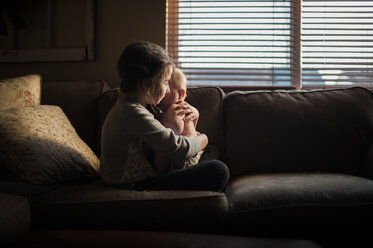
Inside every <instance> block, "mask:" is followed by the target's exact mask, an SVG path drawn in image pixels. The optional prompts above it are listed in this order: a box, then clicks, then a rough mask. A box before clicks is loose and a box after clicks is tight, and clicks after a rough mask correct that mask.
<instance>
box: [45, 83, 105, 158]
mask: <svg viewBox="0 0 373 248" xmlns="http://www.w3.org/2000/svg"><path fill="white" fill-rule="evenodd" d="M103 89H104V83H103V82H102V81H67V82H62V81H61V82H60V81H43V82H42V91H41V104H46V105H57V106H60V107H61V108H62V110H63V111H64V113H65V114H66V116H67V117H68V118H69V120H70V122H71V124H72V125H73V127H74V128H75V130H76V132H77V133H78V135H79V137H80V138H81V139H82V140H83V141H84V142H85V143H87V144H88V146H89V147H90V148H91V149H92V150H93V151H96V139H97V132H98V111H97V103H98V99H99V97H100V95H101V94H102V92H103ZM96 154H97V153H96Z"/></svg>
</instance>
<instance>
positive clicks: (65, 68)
mask: <svg viewBox="0 0 373 248" xmlns="http://www.w3.org/2000/svg"><path fill="white" fill-rule="evenodd" d="M165 8H166V1H165V0H136V1H130V0H96V39H95V42H96V45H95V51H96V53H95V55H96V59H95V60H94V61H87V62H43V63H36V62H33V63H0V79H3V78H8V77H14V76H18V75H24V74H28V73H39V74H41V75H42V77H43V80H97V79H100V80H104V81H106V82H107V83H108V84H109V85H110V86H112V87H117V86H118V85H119V77H118V74H117V71H116V62H117V59H118V56H119V55H120V53H121V52H122V50H123V49H124V48H125V47H126V45H127V44H129V43H130V42H131V41H133V40H147V41H151V42H154V43H157V44H159V45H161V46H163V47H164V46H165V16H166V14H165V13H166V10H165ZM71 14H72V15H74V14H75V13H71ZM66 29H67V31H68V29H69V25H67V26H66ZM65 33H66V32H65ZM67 33H68V32H67ZM71 38H72V39H73V38H74V37H73V36H72V37H71ZM64 39H66V37H65V38H64ZM0 50H1V48H0Z"/></svg>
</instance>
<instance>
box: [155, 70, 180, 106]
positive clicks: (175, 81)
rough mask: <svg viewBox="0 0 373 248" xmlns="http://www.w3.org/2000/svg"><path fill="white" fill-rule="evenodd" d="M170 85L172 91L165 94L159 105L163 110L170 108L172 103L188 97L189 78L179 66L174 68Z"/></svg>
mask: <svg viewBox="0 0 373 248" xmlns="http://www.w3.org/2000/svg"><path fill="white" fill-rule="evenodd" d="M169 85H170V92H168V93H167V94H166V95H165V96H164V98H163V99H162V101H161V103H160V105H159V107H160V108H161V109H162V110H163V111H165V110H166V109H168V107H170V106H171V105H172V104H174V103H176V102H178V101H180V100H184V99H185V97H186V88H187V80H186V77H185V75H184V73H183V72H182V71H181V70H180V69H179V68H175V69H174V71H173V73H172V76H171V80H170V81H169Z"/></svg>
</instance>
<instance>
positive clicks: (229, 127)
mask: <svg viewBox="0 0 373 248" xmlns="http://www.w3.org/2000/svg"><path fill="white" fill-rule="evenodd" d="M372 109H373V97H372V93H371V92H370V91H369V90H367V89H364V88H359V87H355V88H350V89H338V90H318V91H273V92H272V91H261V92H234V93H230V94H228V95H227V97H226V98H225V100H224V103H223V111H224V115H225V120H224V121H225V137H226V139H225V154H224V160H225V162H227V164H228V165H229V167H230V169H231V174H232V176H239V175H245V174H248V173H267V172H269V173H273V172H318V171H320V172H336V173H360V172H361V170H362V164H363V158H364V154H365V153H366V151H367V149H368V147H369V145H370V144H372V143H373V111H372Z"/></svg>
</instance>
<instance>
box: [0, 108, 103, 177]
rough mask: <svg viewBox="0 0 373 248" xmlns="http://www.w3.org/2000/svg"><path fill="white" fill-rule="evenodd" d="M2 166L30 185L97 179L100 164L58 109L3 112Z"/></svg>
mask: <svg viewBox="0 0 373 248" xmlns="http://www.w3.org/2000/svg"><path fill="white" fill-rule="evenodd" d="M0 163H1V164H3V165H4V166H6V167H7V168H9V169H10V170H11V171H12V172H13V173H14V174H15V175H17V176H18V177H19V178H20V179H22V180H24V181H26V182H29V183H53V182H61V181H67V180H72V179H77V178H79V177H82V176H90V175H97V171H98V168H99V160H98V158H97V156H96V155H95V154H94V153H93V152H92V150H91V149H90V148H89V147H88V146H87V145H86V144H85V143H84V142H83V141H82V140H81V139H80V138H79V136H78V135H77V133H76V132H75V130H74V128H73V127H72V126H71V123H70V121H69V120H68V119H67V117H66V116H65V114H64V113H63V111H62V110H61V108H60V107H58V106H49V105H40V106H33V107H23V108H13V109H8V110H4V111H0Z"/></svg>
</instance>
